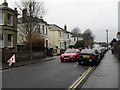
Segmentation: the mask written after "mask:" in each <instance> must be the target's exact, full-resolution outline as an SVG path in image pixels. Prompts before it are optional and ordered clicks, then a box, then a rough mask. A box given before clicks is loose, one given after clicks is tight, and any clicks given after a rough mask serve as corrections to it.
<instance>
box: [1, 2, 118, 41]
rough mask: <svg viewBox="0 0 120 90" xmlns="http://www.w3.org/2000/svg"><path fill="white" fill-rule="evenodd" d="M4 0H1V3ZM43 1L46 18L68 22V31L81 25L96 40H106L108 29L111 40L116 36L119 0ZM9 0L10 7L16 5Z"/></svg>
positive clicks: (55, 22) (81, 28) (59, 23)
mask: <svg viewBox="0 0 120 90" xmlns="http://www.w3.org/2000/svg"><path fill="white" fill-rule="evenodd" d="M3 1H4V0H0V3H2V2H3ZM16 1H19V0H16ZM37 1H40V0H37ZM43 1H45V3H46V4H45V7H46V9H47V14H46V16H45V17H44V19H45V20H46V21H47V22H48V23H49V24H57V25H58V26H60V27H62V28H63V27H64V25H65V24H66V25H67V29H68V31H71V30H72V29H73V28H75V27H79V28H80V30H81V32H84V30H85V29H87V28H89V29H91V30H92V32H93V33H94V34H95V41H106V32H105V31H106V29H108V30H109V41H111V40H112V39H113V38H116V33H117V31H118V1H119V0H43ZM7 2H8V4H9V7H12V8H14V7H15V5H14V4H15V0H7Z"/></svg>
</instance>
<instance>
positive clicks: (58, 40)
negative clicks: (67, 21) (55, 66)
mask: <svg viewBox="0 0 120 90" xmlns="http://www.w3.org/2000/svg"><path fill="white" fill-rule="evenodd" d="M49 29H50V31H49V40H50V48H53V49H58V48H59V49H61V48H62V49H66V48H67V47H68V45H69V44H70V35H69V32H68V31H67V30H66V29H67V27H66V25H65V26H64V29H63V28H61V27H59V26H57V25H55V24H50V26H49Z"/></svg>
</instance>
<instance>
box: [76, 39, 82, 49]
mask: <svg viewBox="0 0 120 90" xmlns="http://www.w3.org/2000/svg"><path fill="white" fill-rule="evenodd" d="M75 47H76V48H84V41H83V40H78V41H77V42H76V43H75Z"/></svg>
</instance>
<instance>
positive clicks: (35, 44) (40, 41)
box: [26, 35, 45, 51]
mask: <svg viewBox="0 0 120 90" xmlns="http://www.w3.org/2000/svg"><path fill="white" fill-rule="evenodd" d="M31 42H32V50H34V51H40V50H43V49H45V47H44V38H43V37H41V36H37V35H32V37H31ZM26 48H28V49H29V48H30V39H27V41H26Z"/></svg>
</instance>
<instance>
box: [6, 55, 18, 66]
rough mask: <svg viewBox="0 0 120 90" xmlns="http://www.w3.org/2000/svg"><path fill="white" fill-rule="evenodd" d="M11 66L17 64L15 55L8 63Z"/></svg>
mask: <svg viewBox="0 0 120 90" xmlns="http://www.w3.org/2000/svg"><path fill="white" fill-rule="evenodd" d="M7 62H8V63H9V66H11V65H12V64H13V63H16V59H15V55H13V56H12V57H11V58H10V59H9V60H8V61H7Z"/></svg>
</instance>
